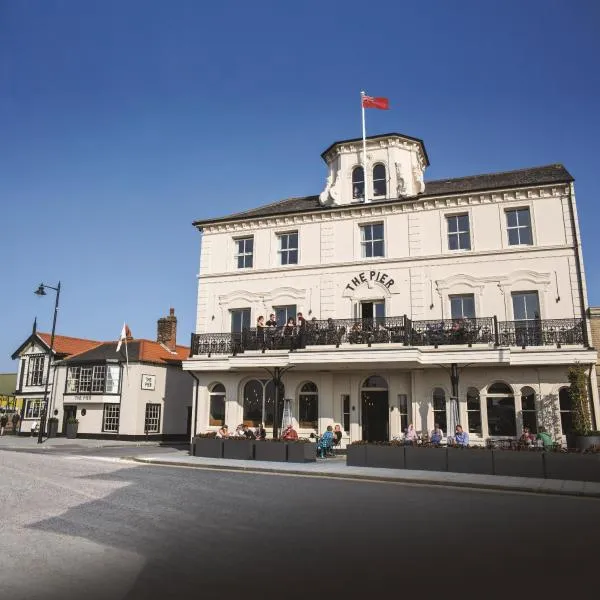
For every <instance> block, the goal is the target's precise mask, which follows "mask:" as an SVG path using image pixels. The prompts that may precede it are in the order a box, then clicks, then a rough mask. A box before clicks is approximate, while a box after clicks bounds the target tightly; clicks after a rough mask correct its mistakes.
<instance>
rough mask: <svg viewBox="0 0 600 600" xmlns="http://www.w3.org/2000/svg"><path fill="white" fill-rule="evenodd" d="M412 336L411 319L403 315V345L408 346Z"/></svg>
mask: <svg viewBox="0 0 600 600" xmlns="http://www.w3.org/2000/svg"><path fill="white" fill-rule="evenodd" d="M411 337H412V321H411V320H410V319H409V318H408V317H407V316H406V315H404V345H405V346H410V340H411Z"/></svg>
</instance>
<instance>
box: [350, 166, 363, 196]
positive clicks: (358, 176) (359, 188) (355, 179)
mask: <svg viewBox="0 0 600 600" xmlns="http://www.w3.org/2000/svg"><path fill="white" fill-rule="evenodd" d="M364 197H365V172H364V170H363V168H362V167H354V169H352V198H353V199H355V200H356V199H358V198H364Z"/></svg>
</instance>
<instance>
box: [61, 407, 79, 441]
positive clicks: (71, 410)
mask: <svg viewBox="0 0 600 600" xmlns="http://www.w3.org/2000/svg"><path fill="white" fill-rule="evenodd" d="M71 417H73V418H74V419H76V418H77V406H75V405H74V404H65V406H64V410H63V424H62V432H63V433H64V434H66V432H67V419H70V418H71Z"/></svg>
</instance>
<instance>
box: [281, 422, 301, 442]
mask: <svg viewBox="0 0 600 600" xmlns="http://www.w3.org/2000/svg"><path fill="white" fill-rule="evenodd" d="M281 439H282V440H285V441H286V442H294V441H296V440H297V439H298V433H297V432H296V430H295V429H294V426H293V425H292V424H291V423H290V424H289V425H288V426H287V427H286V428H285V429H284V430H283V433H282V434H281Z"/></svg>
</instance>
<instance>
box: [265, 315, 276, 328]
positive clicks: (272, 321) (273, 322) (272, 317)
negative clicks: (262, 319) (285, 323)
mask: <svg viewBox="0 0 600 600" xmlns="http://www.w3.org/2000/svg"><path fill="white" fill-rule="evenodd" d="M265 324H266V326H267V327H277V319H276V318H275V315H274V314H273V313H271V314H270V315H269V320H268V321H267V322H266V323H265Z"/></svg>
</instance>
